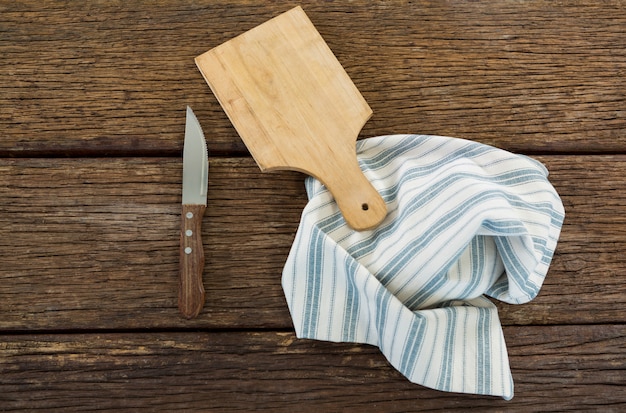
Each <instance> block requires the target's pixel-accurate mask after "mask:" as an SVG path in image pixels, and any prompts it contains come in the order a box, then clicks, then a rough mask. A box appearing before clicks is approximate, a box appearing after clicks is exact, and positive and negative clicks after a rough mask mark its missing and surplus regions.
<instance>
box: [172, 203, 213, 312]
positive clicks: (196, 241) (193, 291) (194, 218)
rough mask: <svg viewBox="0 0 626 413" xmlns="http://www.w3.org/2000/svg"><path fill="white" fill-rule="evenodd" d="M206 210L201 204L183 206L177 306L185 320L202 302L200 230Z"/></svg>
mask: <svg viewBox="0 0 626 413" xmlns="http://www.w3.org/2000/svg"><path fill="white" fill-rule="evenodd" d="M205 209H206V207H205V206H204V205H183V208H182V214H181V226H180V228H181V230H180V283H179V293H178V294H179V295H178V309H179V310H180V312H181V314H182V315H183V316H184V317H185V318H187V319H189V318H193V317H195V316H197V315H198V314H199V313H200V311H201V310H202V306H203V305H204V286H203V284H202V274H203V272H204V249H203V248H202V232H201V229H202V216H203V214H204V210H205Z"/></svg>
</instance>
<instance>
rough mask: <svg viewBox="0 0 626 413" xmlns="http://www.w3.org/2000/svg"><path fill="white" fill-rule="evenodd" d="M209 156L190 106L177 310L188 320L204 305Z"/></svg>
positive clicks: (184, 162) (186, 131)
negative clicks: (205, 227) (205, 222)
mask: <svg viewBox="0 0 626 413" xmlns="http://www.w3.org/2000/svg"><path fill="white" fill-rule="evenodd" d="M208 186H209V156H208V150H207V146H206V140H205V139H204V134H203V133H202V128H201V126H200V123H199V122H198V119H197V118H196V115H194V113H193V111H192V110H191V108H190V107H189V106H187V121H186V124H185V144H184V148H183V202H182V214H181V229H180V283H179V295H178V309H179V311H180V313H181V314H182V315H183V316H184V317H185V318H187V319H189V318H193V317H195V316H197V315H198V314H199V313H200V311H201V310H202V306H203V305H204V286H203V285H202V274H203V272H204V250H203V247H202V234H201V229H202V216H203V215H204V210H205V209H206V204H207V192H208Z"/></svg>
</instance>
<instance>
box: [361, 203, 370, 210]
mask: <svg viewBox="0 0 626 413" xmlns="http://www.w3.org/2000/svg"><path fill="white" fill-rule="evenodd" d="M361 209H362V210H363V211H367V210H368V209H370V206H369V205H367V202H365V203H363V204H361Z"/></svg>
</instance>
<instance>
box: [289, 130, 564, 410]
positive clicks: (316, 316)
mask: <svg viewBox="0 0 626 413" xmlns="http://www.w3.org/2000/svg"><path fill="white" fill-rule="evenodd" d="M357 153H358V159H359V164H360V166H361V169H362V170H363V172H364V173H365V175H366V176H367V178H368V179H369V180H370V182H372V184H373V185H374V187H375V188H376V189H377V190H378V191H379V193H380V194H381V195H382V197H383V198H384V199H385V202H386V204H387V207H388V215H387V217H386V219H385V220H384V221H383V223H382V224H381V225H380V226H378V227H377V228H375V229H373V230H369V231H362V232H357V231H353V230H352V229H351V228H350V227H348V226H347V224H346V222H345V220H344V219H343V217H342V215H341V213H340V211H339V209H338V208H337V205H336V203H335V202H334V201H333V197H332V195H331V194H330V192H328V190H327V189H326V188H325V187H324V186H323V185H322V184H321V183H320V182H319V181H317V180H315V179H313V178H307V180H306V190H307V193H308V197H309V203H308V204H307V206H306V207H305V209H304V211H303V214H302V221H301V223H300V227H299V228H298V232H297V234H296V237H295V240H294V243H293V246H292V249H291V251H290V254H289V257H288V259H287V262H286V264H285V268H284V271H283V278H282V285H283V288H284V292H285V296H286V299H287V303H288V305H289V310H290V313H291V316H292V319H293V322H294V326H295V330H296V334H297V336H298V337H300V338H310V339H317V340H327V341H334V342H356V343H368V344H372V345H375V346H378V347H379V348H380V350H381V351H382V353H383V354H384V355H385V356H386V358H387V359H388V360H389V362H390V363H391V365H393V366H394V367H395V368H396V369H398V370H399V371H400V372H401V373H402V374H404V375H405V376H406V377H407V378H408V379H409V380H410V381H412V382H414V383H418V384H421V385H423V386H427V387H430V388H433V389H438V390H443V391H450V392H463V393H476V394H486V395H497V396H502V397H503V398H505V399H507V400H508V399H511V398H512V397H513V380H512V376H511V371H510V368H509V361H508V355H507V350H506V345H505V342H504V336H503V333H502V328H501V325H500V321H499V319H498V314H497V310H496V307H495V305H494V304H493V303H492V302H491V301H490V300H489V299H488V298H487V297H486V296H490V297H493V298H496V299H498V300H501V301H504V302H507V303H511V304H521V303H525V302H527V301H529V300H531V299H533V298H534V297H535V296H536V295H537V293H538V292H539V289H540V287H541V285H542V283H543V280H544V277H545V276H546V273H547V271H548V267H549V264H550V261H551V259H552V255H553V253H554V249H555V248H556V244H557V240H558V237H559V233H560V230H561V225H562V223H563V218H564V209H563V205H562V203H561V200H560V198H559V196H558V194H557V193H556V191H555V190H554V188H553V187H552V185H550V183H549V182H548V180H547V175H548V172H547V170H546V168H545V167H544V166H543V165H542V164H540V163H539V162H537V161H535V160H533V159H530V158H528V157H525V156H520V155H515V154H512V153H510V152H506V151H503V150H500V149H496V148H494V147H491V146H487V145H483V144H479V143H476V142H470V141H466V140H463V139H456V138H447V137H440V136H423V135H392V136H381V137H377V138H370V139H366V140H361V141H358V142H357Z"/></svg>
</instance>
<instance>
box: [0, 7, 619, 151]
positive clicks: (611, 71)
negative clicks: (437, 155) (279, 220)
mask: <svg viewBox="0 0 626 413" xmlns="http://www.w3.org/2000/svg"><path fill="white" fill-rule="evenodd" d="M293 5H294V4H293V3H291V2H284V1H276V2H263V3H259V2H251V1H248V0H232V1H212V0H203V1H194V2H191V3H190V2H185V3H180V2H178V1H174V0H160V1H156V2H153V1H150V2H148V1H134V2H103V1H95V2H65V1H58V0H57V1H49V2H46V4H45V5H42V4H41V2H39V1H35V0H25V1H20V2H9V1H4V2H2V3H1V4H0V33H2V36H0V55H1V56H2V59H0V131H2V134H3V139H1V140H0V154H3V155H11V156H32V155H44V154H54V155H74V156H78V155H100V156H102V155H107V154H108V155H111V154H113V155H120V154H141V155H155V154H159V155H175V154H177V153H179V152H180V150H181V148H182V140H181V139H180V137H181V136H182V134H183V123H182V122H181V121H180V119H181V118H182V117H183V116H184V110H185V106H186V105H187V104H189V105H191V106H192V107H193V108H194V111H196V113H197V115H198V117H199V119H200V120H201V122H202V123H203V127H204V128H205V131H206V132H207V136H208V137H209V138H208V141H209V146H210V148H209V149H210V150H211V152H212V153H214V154H217V153H228V152H232V151H236V152H238V153H245V152H246V149H245V147H244V145H243V143H242V142H241V140H240V139H239V137H238V136H237V134H236V133H235V131H234V129H233V128H232V126H231V125H230V122H229V121H228V119H227V117H226V115H225V114H224V113H223V112H222V110H221V108H220V106H219V104H218V102H217V100H216V99H215V98H214V97H213V96H212V94H211V92H210V90H209V88H208V87H207V86H206V84H205V82H204V81H203V79H202V76H201V74H200V73H199V71H198V70H197V68H196V67H195V65H194V62H193V58H194V57H195V56H197V55H199V54H200V53H203V52H205V51H206V50H208V49H210V48H211V47H214V46H216V45H219V44H221V43H223V42H225V41H227V40H229V39H231V38H233V37H234V36H236V35H238V34H240V33H243V32H244V31H246V30H248V29H250V28H252V27H254V26H256V25H258V24H260V23H262V22H264V21H266V20H268V19H270V18H271V17H274V16H276V15H278V14H280V13H282V12H284V11H286V10H288V9H290V8H291V7H293ZM624 5H625V3H624V2H622V1H614V2H602V3H599V2H595V1H575V2H559V3H554V2H550V1H528V2H509V1H502V2H495V3H494V2H484V3H483V2H430V1H417V2H406V1H384V2H369V1H365V0H359V1H351V2H314V1H304V2H302V6H303V8H304V10H305V11H306V12H307V15H308V16H309V17H310V18H311V20H312V22H313V24H314V25H315V26H316V28H317V29H318V30H319V32H320V33H321V35H322V36H323V38H324V39H325V41H326V42H327V43H328V44H329V46H330V48H331V50H332V51H333V52H334V53H335V55H336V56H337V57H338V59H339V61H340V62H341V63H342V64H343V66H344V67H345V68H346V71H347V72H348V74H349V75H350V77H351V78H352V80H353V81H354V83H355V84H356V86H357V88H358V89H359V90H360V91H361V93H362V94H363V95H364V97H365V99H366V101H367V102H368V103H369V105H370V106H371V107H372V109H373V110H374V116H373V118H372V119H371V120H370V121H369V122H368V123H367V124H366V126H365V128H364V129H363V131H362V133H361V136H374V135H383V134H390V133H429V134H439V135H447V136H457V137H462V138H468V139H472V140H476V141H481V142H484V143H489V144H495V145H497V146H500V147H504V148H507V149H511V150H515V151H525V152H540V151H541V152H560V153H570V152H594V153H598V152H602V151H610V152H620V151H624V150H625V148H626V135H625V133H624V130H625V129H626V112H625V111H624V107H626V76H625V74H626V47H625V46H626V32H625V31H624V30H623V28H624V27H625V26H626V13H625V12H624V10H626V7H624Z"/></svg>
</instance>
